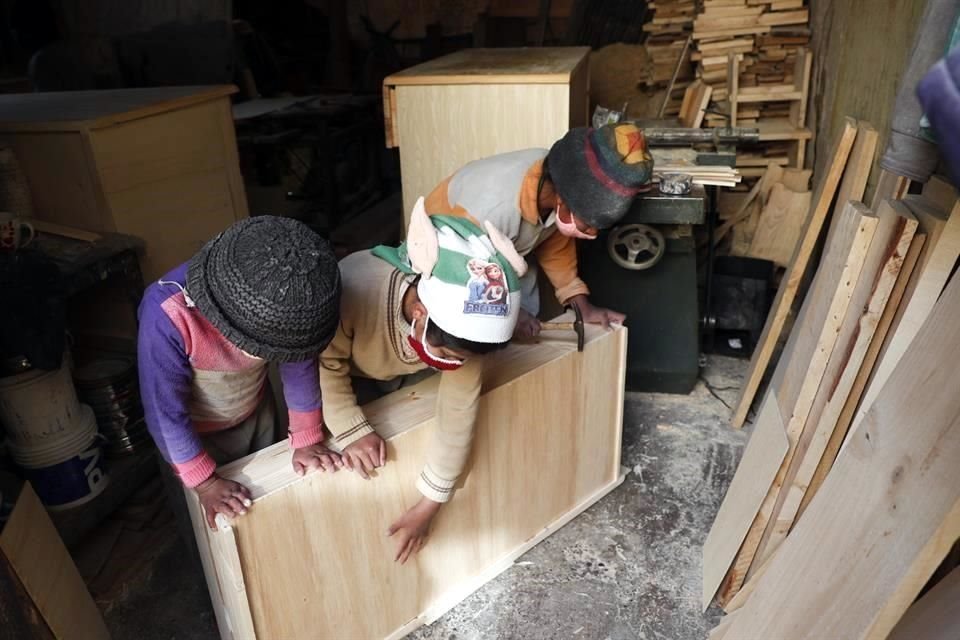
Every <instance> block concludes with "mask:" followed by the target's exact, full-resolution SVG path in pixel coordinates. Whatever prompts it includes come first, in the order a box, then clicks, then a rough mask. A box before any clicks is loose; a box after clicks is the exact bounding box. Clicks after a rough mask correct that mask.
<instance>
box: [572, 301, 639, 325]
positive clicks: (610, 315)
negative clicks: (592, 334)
mask: <svg viewBox="0 0 960 640" xmlns="http://www.w3.org/2000/svg"><path fill="white" fill-rule="evenodd" d="M571 303H573V304H576V305H577V306H578V307H580V314H581V315H582V316H583V321H584V322H585V323H587V324H599V325H600V326H602V327H603V328H604V329H607V328H609V327H610V325H611V324H623V321H624V320H626V319H627V316H626V314H623V313H620V312H619V311H613V310H612V309H605V308H603V307H595V306H593V305H592V304H591V303H590V300H589V298H587V296H585V295H579V296H574V297H572V298H570V299H569V300H567V304H571Z"/></svg>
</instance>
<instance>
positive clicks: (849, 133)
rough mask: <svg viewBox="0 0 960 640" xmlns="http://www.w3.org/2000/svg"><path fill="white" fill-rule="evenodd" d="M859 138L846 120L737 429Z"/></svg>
mask: <svg viewBox="0 0 960 640" xmlns="http://www.w3.org/2000/svg"><path fill="white" fill-rule="evenodd" d="M856 136H857V125H856V121H854V120H853V119H851V118H847V119H846V121H845V122H844V126H843V131H842V132H841V134H840V137H839V139H838V141H837V146H836V148H835V149H834V152H833V160H832V161H831V163H830V169H829V171H827V174H826V175H825V176H824V179H823V181H822V182H821V183H820V185H819V186H818V188H817V190H816V192H815V196H814V199H813V202H814V205H813V208H812V209H811V211H810V214H809V216H808V219H807V223H806V227H805V229H804V233H803V235H802V236H801V240H800V242H799V243H798V244H797V250H796V252H795V253H794V256H793V258H792V259H791V261H790V267H789V268H788V269H787V273H786V275H785V276H784V278H783V281H782V282H781V283H780V289H779V290H778V291H777V296H776V298H774V301H773V306H772V308H771V310H770V313H769V315H768V316H767V321H766V323H765V324H764V326H763V333H762V334H761V335H760V340H759V341H758V343H757V346H756V348H755V349H754V351H753V356H752V357H751V358H750V368H749V370H748V371H747V376H746V378H745V379H744V382H743V387H742V389H741V390H740V397H739V398H738V399H737V404H736V406H735V409H734V411H733V416H732V418H731V424H732V425H733V426H734V427H735V428H740V427H742V426H743V423H744V421H745V420H746V419H747V413H748V412H749V411H750V405H751V404H752V403H753V398H754V396H755V395H756V393H757V389H758V388H759V387H760V381H761V379H762V378H763V375H764V373H765V372H766V369H767V365H769V364H770V359H771V358H772V357H773V352H774V349H775V348H776V345H777V340H779V338H780V334H781V332H782V331H783V327H784V324H785V323H786V320H787V315H788V314H789V313H790V308H791V306H792V305H793V301H794V299H795V298H796V296H797V291H798V289H799V287H800V281H801V280H802V279H803V275H804V273H805V272H806V270H807V266H808V265H809V262H810V256H811V255H812V254H813V249H814V247H815V246H816V244H817V240H818V238H819V237H820V230H821V229H822V227H823V222H824V219H825V218H826V216H827V213H828V212H829V210H830V205H831V203H832V202H833V196H834V194H836V191H837V186H838V185H839V183H840V176H841V174H842V173H843V169H844V167H845V166H846V164H847V157H848V156H849V155H850V150H851V149H852V148H853V143H854V139H855V138H856Z"/></svg>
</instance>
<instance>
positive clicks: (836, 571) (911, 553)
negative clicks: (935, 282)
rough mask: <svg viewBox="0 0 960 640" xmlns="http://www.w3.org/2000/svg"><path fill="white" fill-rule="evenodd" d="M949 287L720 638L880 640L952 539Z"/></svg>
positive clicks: (959, 486)
mask: <svg viewBox="0 0 960 640" xmlns="http://www.w3.org/2000/svg"><path fill="white" fill-rule="evenodd" d="M958 314H960V280H957V279H954V281H953V282H952V283H951V284H950V285H949V286H948V287H947V289H946V291H945V292H944V294H943V296H942V297H941V299H940V301H939V302H938V303H937V305H936V307H935V308H934V310H933V313H932V314H931V315H930V317H929V319H928V320H927V322H926V323H925V324H924V325H923V327H922V328H921V329H920V332H919V333H918V334H917V336H916V338H915V339H914V341H913V344H912V345H911V348H910V350H908V351H907V353H906V354H904V356H903V358H901V359H900V362H899V363H898V364H897V366H896V367H895V369H894V371H893V373H892V374H891V376H890V378H889V379H888V381H887V383H886V385H884V388H883V390H882V392H881V393H880V394H879V395H878V396H877V400H876V402H875V403H874V404H873V406H871V407H870V409H869V410H868V411H867V417H866V418H865V419H864V421H863V426H862V427H861V428H860V429H859V430H858V431H857V432H856V433H854V434H852V436H851V441H850V443H849V444H848V446H847V447H845V448H844V450H843V451H841V453H840V456H839V457H838V458H837V462H836V464H835V465H834V468H833V470H832V471H831V473H830V474H829V475H828V476H827V478H826V481H825V482H824V484H823V486H822V487H821V489H820V491H819V492H818V493H817V496H816V498H814V500H813V501H812V502H811V503H810V506H809V508H808V509H807V511H806V513H805V514H804V517H803V518H802V519H801V520H800V521H799V522H798V523H797V526H796V527H795V528H794V530H793V532H792V533H791V534H790V536H789V537H788V538H787V540H786V541H785V542H784V544H783V546H782V547H781V550H780V552H779V553H777V554H776V555H775V556H774V557H773V559H772V561H771V563H770V566H769V569H768V570H767V571H765V572H764V574H763V576H761V579H760V581H759V583H758V584H757V586H756V588H755V590H754V593H753V595H752V596H751V597H750V599H749V600H748V601H747V602H746V604H745V605H744V606H743V607H742V608H741V609H740V610H739V611H738V612H737V617H736V619H734V620H733V622H732V624H731V625H730V628H729V631H728V633H727V637H729V638H791V639H795V640H804V639H810V640H819V639H821V638H844V639H846V640H855V639H857V638H876V639H878V640H879V639H881V638H886V637H887V635H888V634H889V633H890V631H891V629H892V628H893V627H894V626H895V624H896V622H897V621H898V620H899V619H900V618H901V617H902V615H903V613H904V611H906V609H907V608H908V607H909V605H910V603H911V602H912V601H913V599H914V598H916V596H917V593H918V592H919V591H920V589H921V588H922V586H923V584H924V583H925V582H926V580H927V579H928V578H929V576H930V574H931V573H932V572H933V570H934V569H936V567H937V565H938V564H939V562H940V561H941V560H942V558H943V555H944V554H946V552H947V551H948V550H949V549H950V547H952V546H953V543H954V542H955V541H956V539H957V537H958V535H960V465H958V464H957V460H958V459H960V393H957V392H956V391H957V381H956V376H955V364H956V362H957V360H958V359H960V323H958V322H957V321H956V318H957V316H958Z"/></svg>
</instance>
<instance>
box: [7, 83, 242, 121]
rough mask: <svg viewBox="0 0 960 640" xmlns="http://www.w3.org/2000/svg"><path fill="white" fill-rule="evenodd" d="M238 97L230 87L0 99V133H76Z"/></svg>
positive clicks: (54, 93) (51, 93) (24, 95)
mask: <svg viewBox="0 0 960 640" xmlns="http://www.w3.org/2000/svg"><path fill="white" fill-rule="evenodd" d="M236 92H237V88H236V87H235V86H233V85H211V86H191V87H153V88H148V89H109V90H98V91H49V92H41V93H16V94H7V95H0V130H3V131H36V132H40V131H76V130H79V129H94V128H101V127H108V126H111V125H114V124H118V123H121V122H129V121H130V120H136V119H139V118H146V117H149V116H153V115H156V114H158V113H163V112H165V111H174V110H176V109H181V108H184V107H188V106H192V105H195V104H199V103H202V102H206V101H208V100H216V99H218V98H225V97H227V96H229V95H231V94H234V93H236Z"/></svg>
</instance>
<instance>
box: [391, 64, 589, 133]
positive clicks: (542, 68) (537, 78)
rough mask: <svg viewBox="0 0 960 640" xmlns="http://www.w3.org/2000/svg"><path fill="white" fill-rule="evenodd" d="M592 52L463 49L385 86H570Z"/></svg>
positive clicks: (396, 77)
mask: <svg viewBox="0 0 960 640" xmlns="http://www.w3.org/2000/svg"><path fill="white" fill-rule="evenodd" d="M589 52H590V48H589V47H530V48H526V47H525V48H522V49H464V50H463V51H458V52H457V53H452V54H450V55H447V56H443V57H441V58H437V59H435V60H430V61H429V62H424V63H422V64H418V65H417V66H415V67H410V68H409V69H404V70H403V71H399V72H397V73H394V74H392V75H390V76H388V77H387V78H386V79H385V80H384V81H383V83H384V85H390V86H402V85H434V84H511V83H516V84H567V83H568V82H569V81H570V79H571V77H572V76H573V74H574V72H575V71H576V70H577V69H578V67H579V66H580V65H582V64H583V63H584V61H585V60H586V57H587V54H588V53H589ZM488 106H489V105H488ZM529 113H531V114H532V113H534V112H533V111H529ZM523 121H524V122H529V121H527V120H526V119H523Z"/></svg>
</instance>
